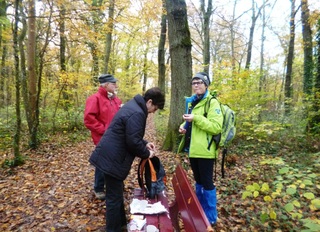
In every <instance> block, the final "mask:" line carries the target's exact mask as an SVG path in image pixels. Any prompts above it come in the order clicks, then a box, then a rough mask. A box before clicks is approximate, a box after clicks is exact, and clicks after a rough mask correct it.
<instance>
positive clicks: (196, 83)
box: [191, 81, 204, 85]
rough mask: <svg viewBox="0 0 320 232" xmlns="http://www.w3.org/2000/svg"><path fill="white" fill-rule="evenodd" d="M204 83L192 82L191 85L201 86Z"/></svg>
mask: <svg viewBox="0 0 320 232" xmlns="http://www.w3.org/2000/svg"><path fill="white" fill-rule="evenodd" d="M203 83H204V82H203V81H194V82H191V85H202V84H203Z"/></svg>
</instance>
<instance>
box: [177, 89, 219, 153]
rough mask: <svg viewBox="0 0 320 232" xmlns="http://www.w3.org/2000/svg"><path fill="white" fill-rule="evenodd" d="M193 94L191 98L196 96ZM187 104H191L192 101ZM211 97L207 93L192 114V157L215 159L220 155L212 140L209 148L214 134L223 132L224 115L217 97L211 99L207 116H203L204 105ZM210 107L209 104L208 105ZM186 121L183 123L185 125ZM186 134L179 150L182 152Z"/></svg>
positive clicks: (190, 149)
mask: <svg viewBox="0 0 320 232" xmlns="http://www.w3.org/2000/svg"><path fill="white" fill-rule="evenodd" d="M194 97H195V96H194V95H193V96H191V97H190V98H188V99H189V101H190V99H192V98H194ZM188 99H187V100H186V101H187V104H188V105H191V102H189V103H188ZM210 99H211V95H210V94H208V92H207V94H206V95H205V96H204V97H203V99H202V100H201V101H200V102H199V103H198V104H197V105H196V106H195V107H194V108H193V110H192V114H193V115H194V118H193V121H192V131H191V140H190V148H189V157H190V158H205V159H213V158H217V157H218V149H216V144H215V143H214V142H212V144H211V146H210V147H209V149H208V146H209V144H210V141H211V140H212V135H217V134H219V133H221V130H222V123H223V115H222V112H221V108H220V103H219V102H218V101H217V100H216V99H215V98H213V99H211V103H210V108H209V109H207V117H205V116H203V114H204V107H205V106H206V102H207V101H209V100H210ZM207 107H208V106H207ZM184 124H185V122H184V123H182V124H181V126H184ZM184 141H185V135H184V136H183V138H182V140H181V142H180V145H179V148H178V152H181V151H182V149H183V147H184Z"/></svg>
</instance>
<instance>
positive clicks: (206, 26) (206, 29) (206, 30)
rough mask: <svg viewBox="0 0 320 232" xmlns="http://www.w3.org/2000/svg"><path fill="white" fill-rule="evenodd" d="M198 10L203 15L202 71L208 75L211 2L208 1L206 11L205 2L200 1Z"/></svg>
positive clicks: (210, 0)
mask: <svg viewBox="0 0 320 232" xmlns="http://www.w3.org/2000/svg"><path fill="white" fill-rule="evenodd" d="M200 10H201V13H202V15H203V22H202V31H203V64H202V65H203V71H204V72H206V73H208V74H209V71H210V18H211V15H212V0H208V6H207V10H206V9H205V1H204V0H201V1H200Z"/></svg>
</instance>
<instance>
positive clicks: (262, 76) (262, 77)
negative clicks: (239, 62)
mask: <svg viewBox="0 0 320 232" xmlns="http://www.w3.org/2000/svg"><path fill="white" fill-rule="evenodd" d="M265 28H266V11H265V0H263V8H262V28H261V49H260V71H259V93H260V102H262V101H261V100H263V99H264V91H265V88H264V85H265V72H264V41H265V39H266V37H265ZM258 120H259V122H261V121H262V117H261V111H260V112H259V115H258Z"/></svg>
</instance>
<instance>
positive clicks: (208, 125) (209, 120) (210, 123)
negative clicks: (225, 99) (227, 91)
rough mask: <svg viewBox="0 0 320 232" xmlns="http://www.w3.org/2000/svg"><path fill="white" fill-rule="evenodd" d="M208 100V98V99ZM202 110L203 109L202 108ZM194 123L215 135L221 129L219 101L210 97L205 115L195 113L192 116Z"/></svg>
mask: <svg viewBox="0 0 320 232" xmlns="http://www.w3.org/2000/svg"><path fill="white" fill-rule="evenodd" d="M208 100H210V99H208ZM203 110H204V109H203ZM193 121H194V125H195V126H197V127H199V128H200V129H201V130H204V131H206V132H207V133H209V134H212V135H217V134H219V133H221V131H222V124H223V115H222V111H221V108H220V103H219V102H218V101H217V100H216V99H211V103H210V108H209V109H208V114H207V117H205V116H203V114H202V115H200V114H196V115H194V118H193Z"/></svg>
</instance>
